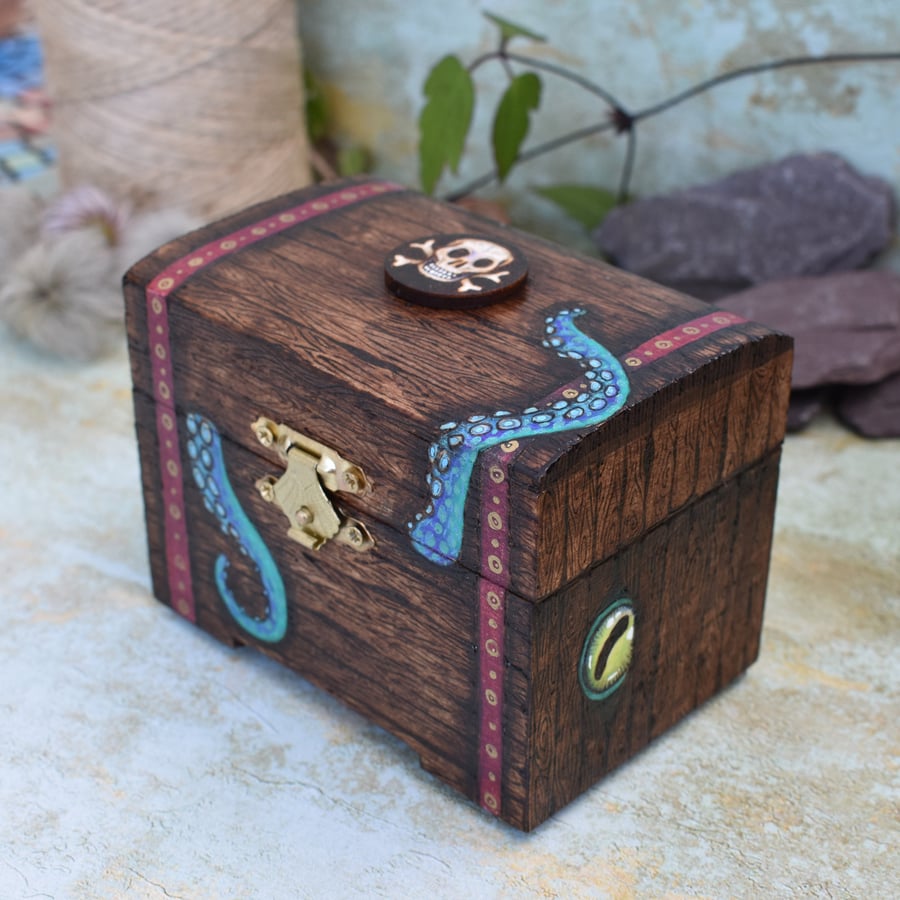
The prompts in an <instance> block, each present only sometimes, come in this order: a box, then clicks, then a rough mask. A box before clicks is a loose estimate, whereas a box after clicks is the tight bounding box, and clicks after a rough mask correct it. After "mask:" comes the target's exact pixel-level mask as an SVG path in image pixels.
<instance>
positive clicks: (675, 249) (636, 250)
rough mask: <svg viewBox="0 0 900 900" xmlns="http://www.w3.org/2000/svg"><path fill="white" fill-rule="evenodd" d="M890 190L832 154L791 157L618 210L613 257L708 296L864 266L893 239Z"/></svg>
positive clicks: (610, 248) (606, 246)
mask: <svg viewBox="0 0 900 900" xmlns="http://www.w3.org/2000/svg"><path fill="white" fill-rule="evenodd" d="M893 202H894V201H893V189H892V187H891V185H890V184H888V183H887V182H886V181H883V180H882V179H880V178H874V177H870V176H866V175H862V174H860V173H858V172H857V171H855V170H854V169H853V168H852V167H851V166H849V165H848V164H847V163H846V162H845V161H844V160H842V159H841V158H840V157H838V156H835V155H834V154H830V153H818V154H806V155H797V156H790V157H787V158H786V159H783V160H780V161H779V162H775V163H770V164H767V165H763V166H758V167H756V168H753V169H746V170H744V171H740V172H736V173H735V174H733V175H730V176H728V177H727V178H723V179H721V180H720V181H716V182H713V183H712V184H704V185H698V186H696V187H692V188H688V189H687V190H683V191H678V192H676V193H673V194H669V195H665V196H657V197H648V198H646V199H644V200H638V201H636V202H634V203H631V204H629V205H627V206H623V207H619V208H618V209H615V210H613V211H612V212H611V213H610V214H609V215H608V216H607V217H606V219H605V220H604V222H603V224H602V225H601V226H600V228H599V229H597V231H596V232H595V239H596V241H597V244H598V245H599V247H600V249H601V250H602V251H603V252H604V253H606V254H608V255H609V256H610V257H612V259H613V261H614V262H616V264H617V265H620V266H622V267H623V268H625V269H628V270H629V271H631V272H636V273H638V274H639V275H644V276H646V277H647V278H652V279H653V280H654V281H658V282H661V283H663V284H668V285H672V286H674V287H679V288H681V289H682V290H686V291H687V292H688V293H693V294H695V295H696V296H699V297H703V298H705V299H711V298H714V297H717V296H722V295H723V294H724V293H728V292H729V291H732V290H737V289H740V288H741V287H743V286H746V285H752V284H761V283H762V282H766V281H772V280H774V279H781V278H792V277H796V276H800V275H821V274H824V273H827V272H839V271H845V270H849V269H856V268H859V267H860V266H862V265H864V264H865V263H866V262H867V261H869V260H870V259H871V258H872V257H873V256H874V255H875V254H877V253H878V252H879V251H880V250H881V249H883V248H884V247H885V246H886V245H887V244H888V242H889V241H890V240H891V237H892V232H893V218H894V207H893Z"/></svg>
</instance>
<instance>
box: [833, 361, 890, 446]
mask: <svg viewBox="0 0 900 900" xmlns="http://www.w3.org/2000/svg"><path fill="white" fill-rule="evenodd" d="M835 408H836V410H837V413H838V415H839V416H840V417H841V419H843V421H844V422H846V423H847V424H848V425H849V426H850V427H851V428H853V429H855V430H856V431H858V432H859V433H860V434H863V435H865V436H866V437H876V438H880V437H900V372H898V373H897V374H896V375H892V376H891V377H890V378H885V379H884V381H879V382H878V384H869V385H865V386H864V387H854V388H843V389H841V390H840V391H838V392H837V398H836V401H835Z"/></svg>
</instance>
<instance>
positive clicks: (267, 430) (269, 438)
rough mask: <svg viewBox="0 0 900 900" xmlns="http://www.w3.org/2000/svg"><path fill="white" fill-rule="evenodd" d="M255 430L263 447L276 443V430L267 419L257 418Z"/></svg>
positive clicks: (254, 425)
mask: <svg viewBox="0 0 900 900" xmlns="http://www.w3.org/2000/svg"><path fill="white" fill-rule="evenodd" d="M253 432H254V434H255V435H256V439H257V440H258V441H259V442H260V443H261V444H262V445H263V447H271V446H272V444H274V443H275V432H274V431H273V430H272V426H271V425H270V424H269V423H268V422H267V421H266V420H265V419H257V420H256V421H255V422H254V423H253Z"/></svg>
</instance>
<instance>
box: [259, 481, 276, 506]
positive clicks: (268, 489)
mask: <svg viewBox="0 0 900 900" xmlns="http://www.w3.org/2000/svg"><path fill="white" fill-rule="evenodd" d="M275 481H276V479H275V478H273V477H272V476H271V475H267V476H266V477H265V478H260V479H259V481H257V482H256V489H257V490H258V491H259V495H260V497H262V498H263V500H265V501H266V503H274V502H275Z"/></svg>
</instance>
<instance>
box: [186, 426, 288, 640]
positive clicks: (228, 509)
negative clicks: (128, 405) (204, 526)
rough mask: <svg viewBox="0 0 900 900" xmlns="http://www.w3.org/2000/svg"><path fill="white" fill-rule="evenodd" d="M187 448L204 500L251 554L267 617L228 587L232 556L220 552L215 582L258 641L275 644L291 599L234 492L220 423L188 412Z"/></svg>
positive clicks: (281, 633) (283, 628)
mask: <svg viewBox="0 0 900 900" xmlns="http://www.w3.org/2000/svg"><path fill="white" fill-rule="evenodd" d="M187 430H188V440H187V451H188V456H189V457H190V463H191V471H192V473H193V476H194V481H196V483H197V487H199V488H200V490H201V492H202V493H203V505H204V506H205V507H206V509H207V510H208V511H209V512H210V513H211V514H212V515H214V516H215V517H216V519H217V521H218V523H219V527H220V528H221V529H222V533H223V534H226V535H228V536H229V537H231V538H233V539H234V540H235V541H236V542H237V544H238V548H239V549H240V552H241V553H242V554H243V555H244V556H247V557H248V558H249V559H250V560H251V562H252V563H253V565H254V567H255V568H256V572H257V574H258V575H259V578H260V581H261V582H262V586H263V591H264V593H265V597H266V601H267V604H268V608H267V610H266V614H265V616H264V617H263V618H255V617H254V616H252V615H250V613H248V612H247V610H245V609H244V608H243V607H242V606H241V604H240V603H239V602H238V600H237V599H236V598H235V596H234V594H233V593H232V591H231V588H230V587H229V586H228V580H227V579H228V566H229V562H228V558H227V557H226V556H225V554H224V553H223V554H220V555H219V556H218V558H217V559H216V563H215V578H216V587H217V588H218V589H219V595H220V596H221V598H222V601H223V602H224V604H225V606H226V607H227V608H228V611H229V612H230V613H231V615H232V617H233V618H234V620H235V621H236V622H237V623H238V625H240V626H241V628H243V629H244V631H246V632H247V633H248V634H250V635H252V636H253V637H255V638H256V639H257V640H260V641H266V642H267V643H275V642H276V641H280V640H281V639H282V638H283V637H284V635H285V633H286V631H287V598H286V596H285V591H284V582H283V581H282V580H281V574H280V572H279V571H278V567H277V566H276V564H275V560H274V559H272V554H271V553H270V552H269V548H268V547H267V546H266V545H265V543H264V542H263V539H262V538H261V537H260V535H259V532H258V531H257V530H256V528H255V526H254V525H253V523H252V522H251V521H250V519H249V518H248V517H247V514H246V513H245V512H244V509H243V507H242V506H241V504H240V501H239V500H238V499H237V497H236V496H235V494H234V490H233V489H232V487H231V482H230V481H229V479H228V473H227V471H226V470H225V459H224V457H223V456H222V442H221V438H220V437H219V432H218V430H217V429H216V426H215V425H213V423H212V422H210V421H209V419H206V418H204V417H203V416H201V415H198V414H197V413H188V416H187Z"/></svg>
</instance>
